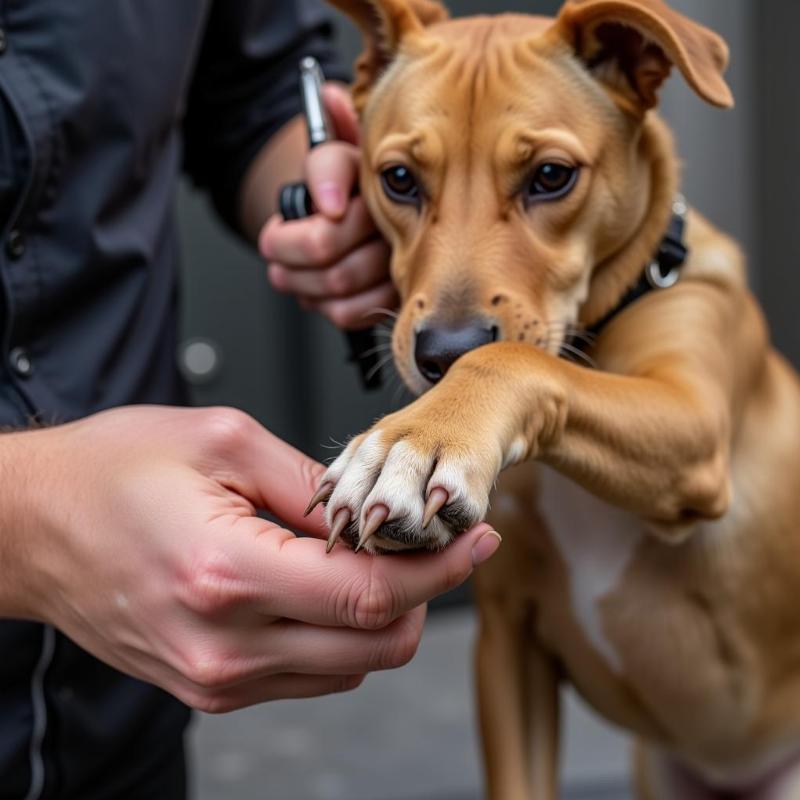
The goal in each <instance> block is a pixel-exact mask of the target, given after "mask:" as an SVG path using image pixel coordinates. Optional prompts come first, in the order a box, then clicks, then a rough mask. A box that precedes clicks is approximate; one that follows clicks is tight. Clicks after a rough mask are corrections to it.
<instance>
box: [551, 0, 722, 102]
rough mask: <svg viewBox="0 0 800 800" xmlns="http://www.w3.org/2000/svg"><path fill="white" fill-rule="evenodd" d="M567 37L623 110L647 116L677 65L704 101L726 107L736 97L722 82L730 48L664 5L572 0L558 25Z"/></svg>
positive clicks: (643, 0)
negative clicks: (626, 109)
mask: <svg viewBox="0 0 800 800" xmlns="http://www.w3.org/2000/svg"><path fill="white" fill-rule="evenodd" d="M555 32H556V33H557V35H559V36H560V37H562V38H565V39H566V40H567V41H568V43H569V44H570V45H571V46H572V47H573V49H574V50H575V52H576V54H577V55H578V57H579V58H581V59H582V60H583V61H584V63H586V65H587V66H588V67H589V69H590V70H591V71H592V72H593V73H594V75H595V76H596V77H597V79H598V80H600V81H602V82H603V83H604V84H606V86H607V87H608V88H609V90H610V91H611V92H612V94H613V95H614V96H615V98H616V99H617V101H618V102H619V103H620V105H622V106H624V107H627V108H628V110H631V111H633V112H635V113H639V114H643V113H644V112H645V111H647V110H648V109H649V108H652V107H653V106H655V105H656V104H657V103H658V90H659V88H660V87H661V84H662V83H663V82H664V81H665V80H666V79H667V77H669V73H670V70H671V68H672V66H673V65H675V66H677V67H678V68H679V69H680V71H681V72H682V73H683V76H684V78H686V81H687V82H688V83H689V85H690V86H691V87H692V89H694V90H695V92H697V94H699V95H700V97H702V98H703V99H704V100H706V101H707V102H709V103H711V104H713V105H715V106H720V107H723V108H730V107H731V106H733V95H732V94H731V90H730V89H729V88H728V85H727V83H725V80H724V78H723V74H724V72H725V68H726V67H727V65H728V47H727V45H726V44H725V42H724V40H723V39H722V38H721V37H719V36H717V34H716V33H714V32H713V31H710V30H709V29H708V28H705V27H703V26H702V25H700V24H698V23H696V22H693V21H692V20H690V19H688V18H686V17H684V16H683V15H681V14H679V13H677V12H676V11H674V10H673V9H671V8H670V7H669V6H668V5H667V4H666V3H664V2H663V0H569V1H568V2H567V3H566V5H565V6H564V7H563V9H562V10H561V13H560V14H559V16H558V19H557V20H556V26H555Z"/></svg>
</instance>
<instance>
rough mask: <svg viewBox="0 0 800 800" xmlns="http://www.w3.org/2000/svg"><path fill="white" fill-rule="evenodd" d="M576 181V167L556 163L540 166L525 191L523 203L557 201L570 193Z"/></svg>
mask: <svg viewBox="0 0 800 800" xmlns="http://www.w3.org/2000/svg"><path fill="white" fill-rule="evenodd" d="M577 179H578V169H577V167H571V166H569V165H567V164H559V163H557V162H555V161H554V162H548V163H547V164H542V165H541V166H540V167H539V168H538V169H537V170H536V172H535V173H534V174H533V177H532V178H531V180H530V183H529V184H528V187H527V188H526V190H525V201H526V202H527V203H533V202H536V201H538V200H557V199H558V198H559V197H563V196H564V195H566V194H568V193H569V192H570V191H572V189H573V187H574V186H575V182H576V181H577Z"/></svg>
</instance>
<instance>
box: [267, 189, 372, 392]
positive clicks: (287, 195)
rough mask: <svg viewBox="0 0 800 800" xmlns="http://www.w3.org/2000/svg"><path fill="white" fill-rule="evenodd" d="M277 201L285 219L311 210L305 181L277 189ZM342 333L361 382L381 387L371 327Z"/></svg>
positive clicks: (368, 387) (368, 389)
mask: <svg viewBox="0 0 800 800" xmlns="http://www.w3.org/2000/svg"><path fill="white" fill-rule="evenodd" d="M278 205H279V208H280V212H281V216H283V218H284V219H285V220H287V221H289V220H295V219H305V218H306V217H310V216H311V214H313V213H314V206H313V204H312V202H311V193H310V192H309V191H308V187H307V186H306V185H305V184H304V183H291V184H287V185H286V186H284V187H283V188H282V189H281V191H280V196H279V198H278ZM345 336H346V337H347V344H348V347H349V350H350V355H349V356H348V361H350V362H351V363H353V364H356V365H358V369H359V372H360V374H361V385H362V386H363V387H364V388H365V389H366V390H367V391H374V390H375V389H380V388H381V385H382V383H383V381H382V380H381V369H380V362H379V357H380V353H379V352H378V350H377V345H376V340H375V332H374V330H373V329H372V328H367V329H366V330H363V331H345Z"/></svg>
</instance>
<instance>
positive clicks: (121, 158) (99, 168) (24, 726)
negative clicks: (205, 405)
mask: <svg viewBox="0 0 800 800" xmlns="http://www.w3.org/2000/svg"><path fill="white" fill-rule="evenodd" d="M306 54H310V55H315V56H316V57H317V58H318V59H319V60H320V61H321V62H322V64H323V66H324V67H325V69H326V72H327V73H328V74H329V76H331V77H344V76H343V75H342V73H341V72H340V71H339V70H337V68H336V67H335V66H334V65H332V64H331V62H332V52H331V44H330V26H329V19H328V16H327V13H326V11H325V10H324V9H323V6H322V3H321V2H317V0H294V2H289V0H216V1H213V2H212V0H0V237H1V238H0V425H2V426H6V425H11V426H24V425H26V424H28V422H29V421H30V420H31V419H37V420H38V421H41V422H45V423H53V422H61V421H66V420H70V419H75V418H78V417H82V416H86V415H87V414H90V413H92V412H95V411H99V410H101V409H104V408H109V407H114V406H119V405H125V404H130V403H151V402H158V403H180V402H181V401H182V400H183V397H184V394H183V390H182V386H181V383H180V380H179V378H178V373H177V370H176V364H175V349H176V347H175V345H176V314H175V311H176V267H177V263H178V237H177V229H176V221H175V208H174V200H175V190H176V180H177V176H178V174H179V172H180V169H181V167H182V166H183V167H185V169H186V170H187V171H188V172H189V174H190V175H191V176H192V178H193V179H194V180H195V181H196V182H197V183H198V184H200V185H202V186H204V187H206V188H207V189H208V191H209V193H210V195H211V196H212V198H213V201H214V203H215V205H216V207H217V208H218V210H219V211H220V213H221V214H222V215H223V217H225V218H226V219H227V220H228V221H229V222H233V221H234V219H235V214H236V197H237V192H238V188H239V183H240V180H241V178H242V176H243V174H244V172H245V170H246V168H247V166H248V164H249V163H250V161H251V159H252V158H253V156H254V155H255V154H256V153H257V152H258V150H259V149H260V148H261V146H262V145H263V144H264V142H265V141H266V140H267V139H268V138H269V137H270V136H271V135H272V134H273V133H274V132H275V131H276V130H277V129H278V128H279V127H281V126H282V125H283V124H284V123H285V122H286V121H287V120H288V119H289V118H290V117H292V116H293V115H294V114H296V113H297V112H298V111H299V98H298V91H297V74H296V68H297V63H298V61H299V59H300V58H301V57H302V56H303V55H306ZM0 535H2V531H0ZM187 716H188V714H187V711H186V709H185V708H183V707H182V706H181V705H180V704H179V703H178V702H177V701H175V700H173V699H172V698H169V697H167V696H166V695H165V694H163V693H162V692H160V691H158V690H156V689H154V688H153V687H151V686H147V685H145V684H142V683H140V682H138V681H135V680H133V679H130V678H127V677H125V676H122V675H120V674H119V673H117V672H115V671H114V670H112V669H110V668H109V667H106V666H105V665H103V664H101V663H99V662H98V661H96V660H95V659H93V658H92V657H90V656H89V655H87V654H86V653H84V652H83V651H81V650H80V649H79V648H78V647H77V646H75V645H74V644H73V643H71V642H70V641H69V640H67V639H66V638H65V637H63V636H62V635H60V634H58V633H56V632H55V631H53V630H52V629H50V628H46V627H43V626H41V625H34V624H31V623H23V622H14V621H0V800H11V798H13V799H14V800H23V799H24V800H37V799H38V798H56V797H57V798H80V800H92V799H93V798H98V799H99V798H106V797H108V798H123V797H129V796H130V797H137V798H138V797H142V798H144V797H150V796H156V795H151V793H150V790H149V789H148V788H147V786H148V783H147V781H148V780H150V779H152V775H153V774H155V772H156V771H157V769H158V765H159V763H160V762H167V761H174V760H175V759H176V758H179V754H180V737H181V735H182V730H183V727H184V725H185V722H186V719H187ZM148 776H149V777H148ZM175 791H176V792H177V791H178V790H177V789H176V790H175Z"/></svg>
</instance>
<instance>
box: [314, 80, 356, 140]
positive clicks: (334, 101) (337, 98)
mask: <svg viewBox="0 0 800 800" xmlns="http://www.w3.org/2000/svg"><path fill="white" fill-rule="evenodd" d="M322 99H323V102H324V103H325V108H326V109H327V111H328V115H329V116H330V118H331V122H332V123H333V127H334V130H335V131H336V138H337V139H341V140H342V141H344V142H349V143H350V144H355V145H357V144H358V143H359V141H360V139H361V131H360V129H359V124H358V115H357V114H356V110H355V108H354V107H353V98H352V97H351V95H350V91H349V90H348V89H347V88H346V87H345V86H342V85H340V84H337V83H326V84H325V86H324V87H323V89H322Z"/></svg>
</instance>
